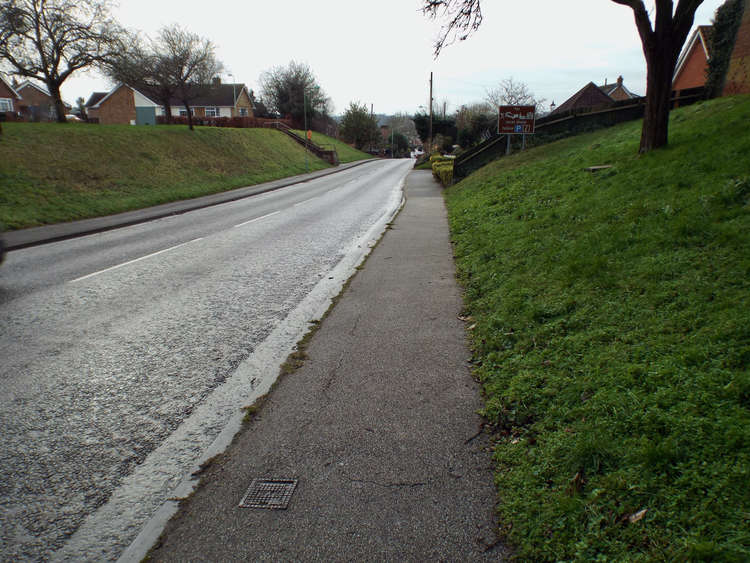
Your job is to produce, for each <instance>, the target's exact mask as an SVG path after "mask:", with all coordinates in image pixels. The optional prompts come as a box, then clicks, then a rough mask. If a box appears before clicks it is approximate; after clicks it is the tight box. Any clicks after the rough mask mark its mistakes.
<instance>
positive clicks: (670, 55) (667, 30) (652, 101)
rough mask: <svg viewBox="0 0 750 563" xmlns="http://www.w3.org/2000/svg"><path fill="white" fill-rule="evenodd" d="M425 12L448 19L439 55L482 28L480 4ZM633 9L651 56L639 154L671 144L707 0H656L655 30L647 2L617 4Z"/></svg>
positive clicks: (445, 2)
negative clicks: (679, 78) (683, 59)
mask: <svg viewBox="0 0 750 563" xmlns="http://www.w3.org/2000/svg"><path fill="white" fill-rule="evenodd" d="M423 2H424V4H423V6H422V12H423V13H424V14H425V15H427V16H429V17H432V18H437V17H445V18H446V19H447V23H446V24H445V25H444V26H443V29H442V32H441V35H440V37H439V38H438V40H437V41H436V43H435V56H436V57H437V56H438V55H439V54H440V51H441V50H442V49H443V47H445V46H446V45H449V44H450V43H452V42H453V41H455V40H456V39H458V40H464V39H466V38H467V37H468V36H469V35H471V33H472V32H474V31H476V30H477V29H478V28H479V26H480V25H481V24H482V11H481V8H480V0H423ZM612 2H614V3H615V4H622V5H623V6H628V7H629V8H631V9H632V10H633V15H634V17H635V24H636V27H637V28H638V33H639V35H640V37H641V43H642V45H643V53H644V55H645V57H646V112H645V116H644V119H643V130H642V132H641V143H640V152H647V151H650V150H652V149H656V148H659V147H662V146H665V145H666V144H667V138H668V130H669V109H670V94H671V91H672V76H673V74H674V69H675V66H676V65H677V57H679V55H680V51H681V50H682V46H683V45H684V43H685V40H686V39H687V36H688V34H689V33H690V29H691V28H692V26H693V20H694V19H695V12H696V10H697V9H698V7H699V6H700V5H701V4H702V3H703V0H678V1H677V6H676V7H675V5H674V0H654V5H655V8H656V13H655V16H654V23H653V25H652V21H651V18H650V17H649V15H648V11H647V9H646V6H645V4H644V2H643V0H612Z"/></svg>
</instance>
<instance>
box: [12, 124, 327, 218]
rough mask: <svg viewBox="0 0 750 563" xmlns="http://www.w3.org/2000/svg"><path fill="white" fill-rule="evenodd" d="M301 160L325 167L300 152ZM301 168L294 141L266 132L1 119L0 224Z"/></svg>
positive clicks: (182, 195) (74, 214)
mask: <svg viewBox="0 0 750 563" xmlns="http://www.w3.org/2000/svg"><path fill="white" fill-rule="evenodd" d="M308 166H309V170H311V171H312V170H319V169H322V168H327V167H328V164H327V163H325V162H323V161H322V160H320V159H318V158H315V157H308ZM304 172H305V151H304V148H302V147H300V146H299V145H298V144H296V143H295V142H294V141H292V140H291V139H290V138H288V137H287V136H286V135H283V134H282V133H279V132H278V131H272V130H269V129H231V128H221V127H197V128H196V129H195V131H193V132H190V131H189V130H188V129H187V127H182V126H157V127H131V126H128V125H122V126H119V125H99V126H96V125H83V124H62V125H61V124H57V123H6V124H5V125H4V126H3V134H2V136H0V222H2V223H4V224H5V226H6V227H7V228H10V229H20V228H24V227H32V226H36V225H43V224H50V223H60V222H64V221H72V220H76V219H85V218H88V217H98V216H103V215H110V214H113V213H119V212H122V211H129V210H132V209H140V208H143V207H149V206H152V205H157V204H160V203H167V202H170V201H178V200H183V199H190V198H194V197H199V196H203V195H208V194H212V193H217V192H221V191H225V190H229V189H233V188H239V187H243V186H249V185H254V184H260V183H263V182H267V181H271V180H276V179H279V178H284V177H288V176H293V175H295V174H302V173H304Z"/></svg>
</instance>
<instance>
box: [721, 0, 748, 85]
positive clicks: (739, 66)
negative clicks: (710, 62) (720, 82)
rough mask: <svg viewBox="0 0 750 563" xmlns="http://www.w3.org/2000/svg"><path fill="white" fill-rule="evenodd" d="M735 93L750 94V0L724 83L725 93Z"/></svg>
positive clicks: (746, 6)
mask: <svg viewBox="0 0 750 563" xmlns="http://www.w3.org/2000/svg"><path fill="white" fill-rule="evenodd" d="M734 94H750V0H745V12H744V14H743V15H742V23H741V24H740V28H739V30H737V39H736V40H735V42H734V50H733V51H732V58H731V60H730V62H729V70H728V71H727V78H726V82H725V83H724V92H723V95H724V96H732V95H734Z"/></svg>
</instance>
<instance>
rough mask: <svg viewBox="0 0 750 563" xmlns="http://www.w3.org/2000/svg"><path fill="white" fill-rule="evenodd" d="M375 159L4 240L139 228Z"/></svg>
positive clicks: (23, 244) (42, 240)
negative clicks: (129, 227)
mask: <svg viewBox="0 0 750 563" xmlns="http://www.w3.org/2000/svg"><path fill="white" fill-rule="evenodd" d="M376 160H377V159H372V158H371V159H366V160H358V161H356V162H350V163H347V164H341V165H339V166H337V167H336V168H326V169H324V170H319V171H316V172H311V173H309V174H298V175H297V176H290V177H288V178H282V179H280V180H273V181H271V182H265V183H263V184H258V185H256V186H245V187H242V188H236V189H233V190H229V191H226V192H220V193H216V194H211V195H207V196H201V197H197V198H194V199H189V200H183V201H176V202H171V203H164V204H162V205H156V206H153V207H147V208H145V209H137V210H134V211H126V212H124V213H117V214H116V215H107V216H105V217H94V218H92V219H82V220H80V221H71V222H68V223H59V224H56V225H45V226H42V227H31V228H29V229H21V230H18V231H8V232H6V233H4V235H3V237H4V239H5V244H6V250H19V249H21V248H28V247H30V246H37V245H40V244H46V243H49V242H57V241H61V240H66V239H70V238H75V237H80V236H85V235H92V234H95V233H101V232H104V231H110V230H113V229H119V228H121V227H128V226H130V225H137V224H138V223H145V222H147V221H153V220H154V219H161V218H163V217H169V216H170V215H180V214H182V213H187V212H189V211H195V210H196V209H202V208H205V207H211V206H213V205H219V204H222V203H228V202H231V201H237V200H239V199H243V198H246V197H252V196H254V195H259V194H263V193H267V192H271V191H274V190H278V189H281V188H286V187H288V186H292V185H294V184H302V183H304V182H308V181H310V180H314V179H316V178H322V177H324V176H330V175H331V174H336V173H337V172H343V171H344V170H349V169H350V168H354V167H356V166H360V165H362V164H367V163H369V162H374V161H376Z"/></svg>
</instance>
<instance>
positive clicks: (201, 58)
mask: <svg viewBox="0 0 750 563" xmlns="http://www.w3.org/2000/svg"><path fill="white" fill-rule="evenodd" d="M154 50H155V52H156V54H157V59H156V62H155V66H156V70H155V72H156V73H157V74H162V75H164V76H167V77H168V81H169V82H170V83H171V84H173V85H174V87H175V95H176V97H177V99H179V100H180V102H182V104H183V106H185V110H186V111H187V118H188V126H189V127H190V130H191V131H192V130H193V116H192V114H191V112H190V102H191V101H193V100H194V99H195V98H197V97H199V96H201V95H202V94H203V93H204V92H205V91H206V89H207V88H209V87H210V84H211V81H212V79H213V78H214V77H215V76H216V75H217V74H219V73H220V72H221V71H222V69H223V65H222V64H221V63H220V62H219V61H218V60H217V59H216V54H215V48H214V44H213V43H212V42H211V41H210V40H208V39H205V38H202V37H200V36H199V35H197V34H195V33H191V32H189V31H186V30H184V29H182V28H181V27H180V26H179V25H176V24H175V25H172V26H168V27H165V28H162V30H161V31H160V32H159V38H158V40H157V41H156V43H155V46H154ZM165 109H166V108H165Z"/></svg>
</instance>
